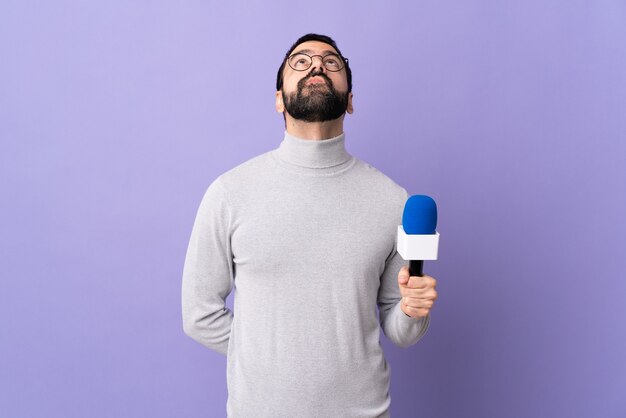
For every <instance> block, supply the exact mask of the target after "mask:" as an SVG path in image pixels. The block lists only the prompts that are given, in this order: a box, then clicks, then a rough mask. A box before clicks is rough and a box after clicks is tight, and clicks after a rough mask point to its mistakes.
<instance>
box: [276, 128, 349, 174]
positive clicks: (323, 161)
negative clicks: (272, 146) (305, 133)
mask: <svg viewBox="0 0 626 418" xmlns="http://www.w3.org/2000/svg"><path fill="white" fill-rule="evenodd" d="M345 140H346V136H345V133H343V132H342V133H341V134H340V135H338V136H336V137H334V138H329V139H323V140H320V141H315V140H310V139H303V138H299V137H297V136H294V135H292V134H290V133H289V132H287V131H285V137H284V139H283V141H282V142H281V143H280V146H279V147H278V148H277V149H276V156H277V157H278V158H279V159H280V160H282V161H283V162H285V163H288V164H292V165H296V166H299V167H307V168H315V169H325V168H331V167H336V166H339V165H341V164H344V163H346V162H348V161H350V160H351V158H352V156H351V155H350V154H348V152H347V151H346V146H345Z"/></svg>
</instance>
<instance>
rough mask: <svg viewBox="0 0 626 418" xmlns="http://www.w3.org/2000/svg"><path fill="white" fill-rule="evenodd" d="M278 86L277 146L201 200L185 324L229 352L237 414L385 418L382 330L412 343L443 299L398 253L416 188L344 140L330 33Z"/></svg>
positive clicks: (301, 42) (341, 78)
mask: <svg viewBox="0 0 626 418" xmlns="http://www.w3.org/2000/svg"><path fill="white" fill-rule="evenodd" d="M276 90H277V91H276V110H277V111H278V112H280V113H283V116H284V118H285V136H284V139H283V141H282V142H281V143H280V146H279V147H278V148H276V149H274V150H272V151H270V152H267V153H265V154H261V155H259V156H257V157H255V158H252V159H250V160H248V161H246V162H244V163H243V164H240V165H239V166H237V167H235V168H233V169H231V170H229V171H227V172H226V173H224V174H222V175H220V176H219V177H218V178H217V179H216V180H214V181H213V183H212V184H211V185H210V186H209V187H208V189H207V190H206V193H205V195H204V197H203V199H202V201H201V203H200V207H199V209H198V213H197V215H196V219H195V223H194V226H193V230H192V233H191V238H190V242H189V247H188V250H187V256H186V259H185V266H184V271H183V283H182V310H183V327H184V330H185V333H186V334H187V335H189V336H190V337H192V338H193V339H195V340H197V341H198V342H200V343H201V344H203V345H205V346H206V347H208V348H210V349H213V350H215V351H217V352H219V353H221V354H224V355H227V383H228V401H227V405H226V409H227V414H228V416H229V417H273V418H275V417H290V418H292V417H298V418H300V417H343V418H345V417H359V418H363V417H387V416H389V405H390V402H391V401H390V396H389V379H390V369H389V366H388V364H387V361H386V360H385V357H384V355H383V351H382V347H381V345H380V341H379V337H380V328H381V327H382V330H383V331H384V333H385V335H386V336H387V337H388V338H389V339H390V340H391V341H392V342H393V343H394V344H396V345H398V346H400V347H408V346H410V345H412V344H415V343H416V342H417V341H418V340H419V339H421V338H422V336H423V335H424V333H425V332H426V330H427V329H428V326H429V323H430V315H429V313H430V309H431V308H432V306H433V302H434V300H435V299H436V298H437V292H436V291H435V279H434V278H432V277H430V276H423V277H416V276H411V277H409V272H408V267H407V264H406V262H405V261H404V260H403V259H402V258H401V257H400V255H399V254H398V253H397V252H396V247H395V245H396V242H395V237H396V231H397V226H398V225H399V223H400V222H401V215H402V210H403V208H404V204H405V202H406V200H407V198H408V194H407V192H406V190H405V189H403V188H402V187H400V186H399V185H397V184H396V183H394V182H393V181H392V180H391V179H389V178H388V177H386V176H385V175H384V174H382V173H381V172H380V171H378V170H377V169H375V168H373V167H372V166H370V165H369V164H367V163H365V162H363V161H360V160H358V159H356V158H355V157H353V156H351V155H350V154H349V153H348V152H347V151H346V149H345V134H344V132H343V119H344V117H345V113H346V112H347V113H352V111H353V108H352V97H353V96H352V74H351V70H350V67H349V64H348V60H347V59H346V58H344V57H343V56H342V54H341V52H340V51H339V48H337V45H336V44H335V42H334V41H333V40H332V39H331V38H329V37H327V36H323V35H317V34H308V35H305V36H303V37H301V38H300V39H298V40H297V41H296V42H295V44H294V45H293V46H292V47H291V48H290V50H289V51H288V52H287V54H286V56H285V59H284V60H283V63H282V65H281V67H280V69H279V71H278V75H277V83H276ZM233 287H234V288H235V299H234V308H233V311H231V310H230V309H228V308H227V307H226V306H225V302H224V301H225V299H226V297H227V296H228V295H229V294H230V292H231V290H232V289H233ZM377 307H378V310H379V313H378V316H377V312H376V308H377Z"/></svg>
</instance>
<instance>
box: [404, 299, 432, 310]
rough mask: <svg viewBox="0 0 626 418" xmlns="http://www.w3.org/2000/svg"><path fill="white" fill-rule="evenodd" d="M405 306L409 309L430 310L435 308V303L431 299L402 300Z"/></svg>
mask: <svg viewBox="0 0 626 418" xmlns="http://www.w3.org/2000/svg"><path fill="white" fill-rule="evenodd" d="M402 303H403V304H404V306H407V307H409V308H425V309H430V308H432V307H433V304H434V302H433V301H432V300H431V299H417V298H409V297H405V298H402Z"/></svg>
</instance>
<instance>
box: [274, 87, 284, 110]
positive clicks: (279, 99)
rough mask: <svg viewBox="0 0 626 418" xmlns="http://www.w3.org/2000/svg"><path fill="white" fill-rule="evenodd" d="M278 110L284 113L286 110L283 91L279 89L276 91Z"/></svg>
mask: <svg viewBox="0 0 626 418" xmlns="http://www.w3.org/2000/svg"><path fill="white" fill-rule="evenodd" d="M276 111H277V112H278V113H283V112H284V111H285V104H284V103H283V91H282V90H278V91H277V92H276Z"/></svg>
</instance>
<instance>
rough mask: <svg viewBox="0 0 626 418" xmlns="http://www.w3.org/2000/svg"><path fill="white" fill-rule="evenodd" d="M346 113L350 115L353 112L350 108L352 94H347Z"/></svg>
mask: <svg viewBox="0 0 626 418" xmlns="http://www.w3.org/2000/svg"><path fill="white" fill-rule="evenodd" d="M346 112H348V113H350V114H352V112H354V109H353V108H352V92H350V93H348V108H347V109H346Z"/></svg>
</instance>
